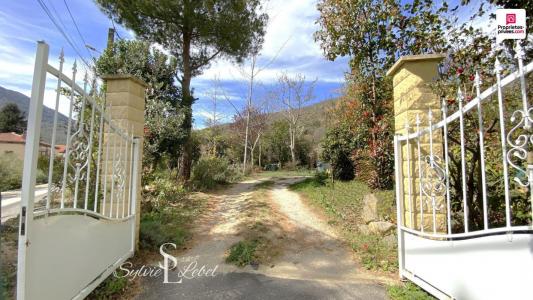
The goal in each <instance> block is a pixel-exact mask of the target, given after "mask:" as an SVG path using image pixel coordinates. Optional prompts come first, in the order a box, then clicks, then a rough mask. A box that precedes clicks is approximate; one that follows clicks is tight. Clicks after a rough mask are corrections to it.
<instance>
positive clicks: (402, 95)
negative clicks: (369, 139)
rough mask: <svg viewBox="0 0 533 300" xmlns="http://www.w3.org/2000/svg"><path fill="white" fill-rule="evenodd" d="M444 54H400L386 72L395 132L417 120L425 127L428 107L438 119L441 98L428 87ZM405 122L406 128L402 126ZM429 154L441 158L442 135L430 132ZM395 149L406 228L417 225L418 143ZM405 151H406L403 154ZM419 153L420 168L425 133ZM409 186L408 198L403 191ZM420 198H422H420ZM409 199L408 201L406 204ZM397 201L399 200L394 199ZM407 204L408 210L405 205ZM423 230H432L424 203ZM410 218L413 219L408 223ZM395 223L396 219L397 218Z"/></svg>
mask: <svg viewBox="0 0 533 300" xmlns="http://www.w3.org/2000/svg"><path fill="white" fill-rule="evenodd" d="M444 57H445V55H443V54H426V55H409V56H403V57H401V58H400V59H399V60H398V61H396V63H395V64H394V65H393V66H392V67H391V68H390V70H389V71H388V72H387V76H391V77H392V80H393V95H394V128H395V133H396V134H400V135H403V134H405V133H406V130H409V132H410V133H412V132H414V131H415V130H416V124H417V119H419V120H420V123H419V124H420V128H427V127H428V125H429V121H428V113H429V111H430V110H431V112H432V115H433V124H435V123H437V121H440V120H441V119H442V112H441V101H440V99H439V97H438V95H435V94H434V93H433V91H432V90H431V87H430V84H431V83H432V82H434V81H435V80H436V78H437V76H438V65H439V63H440V62H441V61H442V59H443V58H444ZM406 124H408V125H409V127H407V128H406ZM433 143H434V145H433V153H434V154H435V155H437V156H439V157H441V158H443V156H442V154H443V150H442V134H440V132H434V133H433ZM398 151H400V152H401V155H398V157H399V158H400V160H401V162H398V163H397V164H396V166H399V167H400V172H399V173H400V174H401V178H403V179H402V180H400V181H401V182H397V183H396V184H397V185H401V186H402V187H403V188H402V190H403V192H402V195H400V196H399V200H401V204H402V205H401V206H402V213H401V217H402V219H403V225H404V226H406V227H409V228H416V229H420V228H421V220H420V217H421V213H420V204H421V197H420V195H421V185H420V179H419V178H420V174H419V168H418V165H417V164H418V159H419V155H418V142H417V140H416V139H412V140H410V141H409V145H408V144H407V143H402V145H401V147H399V149H398ZM407 151H409V153H407ZM420 153H421V155H420V156H421V157H420V158H421V161H422V168H424V165H423V164H425V162H424V159H423V158H424V157H425V156H426V155H428V154H429V153H430V144H429V135H425V136H424V137H423V138H421V139H420ZM408 187H411V198H409V195H408V193H407V190H408ZM422 198H424V197H422ZM410 201H412V202H411V203H410ZM398 203H400V201H398ZM437 203H439V204H442V203H444V197H438V198H437ZM410 207H411V210H412V211H410V210H409V208H410ZM423 216H424V220H423V222H422V223H423V230H425V231H426V230H427V231H430V230H431V231H432V230H433V220H432V208H431V204H430V205H424V214H423ZM411 220H413V221H412V222H411ZM398 222H399V224H401V223H400V220H398ZM437 232H446V208H445V206H444V209H441V210H440V211H438V212H437Z"/></svg>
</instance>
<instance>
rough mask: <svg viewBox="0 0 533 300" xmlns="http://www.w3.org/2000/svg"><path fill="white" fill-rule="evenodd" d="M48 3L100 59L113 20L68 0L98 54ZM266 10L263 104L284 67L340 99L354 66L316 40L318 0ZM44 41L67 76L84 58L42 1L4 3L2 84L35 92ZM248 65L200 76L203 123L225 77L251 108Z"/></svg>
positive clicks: (237, 100) (51, 3)
mask: <svg viewBox="0 0 533 300" xmlns="http://www.w3.org/2000/svg"><path fill="white" fill-rule="evenodd" d="M42 1H43V2H44V3H45V4H46V6H47V7H48V9H49V10H50V12H51V13H52V14H53V15H54V16H55V17H56V18H57V20H58V23H59V24H60V26H62V27H64V28H65V31H66V32H67V33H68V35H69V36H70V37H71V39H72V41H73V43H74V44H75V45H76V47H77V48H78V52H79V54H80V55H81V56H83V57H84V59H85V60H87V61H91V57H92V56H94V57H97V56H98V51H102V49H104V48H105V46H106V40H107V30H108V28H109V27H111V26H112V23H111V21H110V20H109V19H108V18H107V16H106V15H104V14H103V13H102V12H101V11H100V10H99V9H98V7H97V6H96V4H94V2H93V1H90V0H67V3H68V7H69V8H70V11H71V13H72V15H73V18H74V20H75V22H76V24H77V25H78V28H79V30H80V33H81V36H82V37H83V40H84V41H85V43H87V44H89V45H90V46H91V47H94V48H95V49H96V50H97V52H93V51H91V50H87V49H86V48H85V47H84V45H83V44H84V42H83V41H82V37H80V34H78V32H77V30H76V27H75V26H74V23H73V21H72V19H71V17H70V15H69V13H68V11H67V8H66V6H65V3H64V1H63V0H42ZM473 2H478V1H473ZM450 6H451V5H450ZM472 7H474V5H472ZM266 10H267V13H268V14H269V15H270V22H269V25H268V27H267V34H266V36H265V44H264V47H263V50H262V52H261V57H260V59H259V62H258V66H260V67H261V66H264V65H265V64H267V63H268V62H269V61H271V60H272V58H274V57H277V59H276V60H274V61H273V63H271V64H269V65H268V67H267V68H265V70H264V71H262V72H261V73H260V74H259V76H258V78H257V83H258V84H257V86H256V100H255V101H257V102H260V101H262V99H263V98H264V96H265V94H266V93H267V91H268V90H269V89H271V88H272V86H273V85H274V84H275V82H276V78H277V76H278V75H279V74H280V73H281V72H286V73H288V74H296V73H300V74H303V75H304V76H306V78H307V79H308V80H315V79H317V83H316V88H315V98H314V99H313V101H312V102H313V103H316V102H320V101H323V100H325V99H329V98H332V97H336V96H338V93H339V90H340V89H341V88H342V84H343V82H344V73H345V72H347V71H348V59H347V58H340V59H337V60H336V61H335V62H331V61H327V60H326V59H324V58H323V56H322V52H321V50H320V48H319V46H318V45H317V44H316V43H315V42H314V40H313V33H314V32H315V31H316V29H317V25H316V24H315V20H316V19H317V17H318V11H317V10H316V0H308V1H304V0H270V1H268V3H267V8H266ZM116 28H117V30H118V34H119V36H120V37H122V38H125V39H132V38H134V34H133V33H132V32H131V31H129V30H126V29H124V28H122V27H120V26H119V25H118V24H116ZM38 40H45V41H46V42H47V43H48V44H49V45H50V64H52V65H55V66H57V65H58V59H57V57H58V56H59V52H60V51H61V48H62V47H63V48H64V51H65V55H66V63H65V73H67V74H69V73H70V69H71V65H72V63H73V61H74V59H77V60H78V61H79V60H80V58H79V56H78V54H77V53H76V51H75V50H74V49H73V48H72V47H71V46H70V45H69V44H68V43H67V41H66V40H65V38H64V37H63V36H62V35H61V33H60V32H59V31H58V30H57V29H56V28H55V27H54V25H53V23H52V21H51V20H50V19H49V18H48V16H47V15H46V14H45V12H44V11H43V9H42V8H41V6H40V5H39V3H38V1H37V0H19V1H3V3H2V7H1V8H0V70H1V72H0V86H3V87H6V88H9V89H13V90H16V91H19V92H21V93H23V94H26V95H29V94H30V89H31V78H32V73H33V63H34V56H35V47H36V41H38ZM78 66H79V68H78V69H81V70H82V71H83V70H84V68H86V67H85V66H84V65H83V64H81V63H80V62H78ZM243 69H244V70H246V65H244V66H241V67H239V66H236V65H234V64H232V63H230V62H228V61H225V60H217V61H216V62H215V63H213V64H212V66H211V67H210V68H209V69H208V70H206V71H205V72H204V74H202V75H201V76H199V77H197V78H194V79H193V83H192V85H193V88H194V92H195V96H196V97H198V98H199V99H198V101H197V102H196V103H195V105H194V109H193V112H194V117H195V124H194V126H195V127H196V128H201V127H204V126H205V119H206V117H208V116H209V114H210V113H211V111H212V101H211V100H210V99H211V96H210V95H211V94H212V93H213V91H214V89H215V86H216V85H215V84H214V83H215V78H218V80H219V82H220V85H219V87H218V93H219V94H220V93H221V92H222V91H223V93H224V94H225V95H226V96H227V97H228V99H230V100H231V101H232V103H233V104H234V105H235V106H236V107H237V108H239V109H241V108H242V107H243V106H244V103H245V98H246V95H247V82H246V80H245V77H243V75H242V70H243ZM78 74H80V73H78ZM80 77H81V76H78V78H80ZM53 99H54V84H53V81H52V80H50V81H49V84H48V85H47V90H46V93H45V105H47V106H51V105H52V103H53V101H54V100H53ZM61 110H62V111H65V109H61ZM217 111H218V114H219V115H218V118H219V119H221V120H223V121H230V120H231V117H232V115H233V114H234V113H235V110H234V108H233V107H232V106H231V105H230V104H229V103H227V102H226V100H221V99H220V98H219V103H218V104H217Z"/></svg>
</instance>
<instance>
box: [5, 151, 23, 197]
mask: <svg viewBox="0 0 533 300" xmlns="http://www.w3.org/2000/svg"><path fill="white" fill-rule="evenodd" d="M22 166H23V164H22V161H21V160H20V159H18V158H17V157H16V156H15V154H13V153H6V154H4V155H2V156H0V191H8V190H13V189H18V188H20V186H21V185H22Z"/></svg>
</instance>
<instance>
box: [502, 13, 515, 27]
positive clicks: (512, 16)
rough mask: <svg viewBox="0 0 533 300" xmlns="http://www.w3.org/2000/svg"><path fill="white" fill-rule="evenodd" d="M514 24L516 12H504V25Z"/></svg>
mask: <svg viewBox="0 0 533 300" xmlns="http://www.w3.org/2000/svg"><path fill="white" fill-rule="evenodd" d="M508 24H516V14H506V15H505V25H508Z"/></svg>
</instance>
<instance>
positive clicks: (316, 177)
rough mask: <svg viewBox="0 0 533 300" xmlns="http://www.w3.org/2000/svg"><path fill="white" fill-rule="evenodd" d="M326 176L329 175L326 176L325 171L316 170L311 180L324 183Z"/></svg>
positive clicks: (319, 183)
mask: <svg viewBox="0 0 533 300" xmlns="http://www.w3.org/2000/svg"><path fill="white" fill-rule="evenodd" d="M328 178H329V176H328V173H327V172H316V173H315V175H314V178H313V180H314V181H315V182H316V183H317V184H318V185H326V183H327V180H328Z"/></svg>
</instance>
